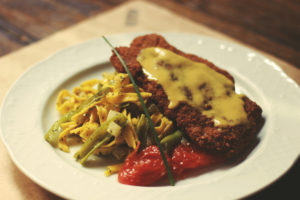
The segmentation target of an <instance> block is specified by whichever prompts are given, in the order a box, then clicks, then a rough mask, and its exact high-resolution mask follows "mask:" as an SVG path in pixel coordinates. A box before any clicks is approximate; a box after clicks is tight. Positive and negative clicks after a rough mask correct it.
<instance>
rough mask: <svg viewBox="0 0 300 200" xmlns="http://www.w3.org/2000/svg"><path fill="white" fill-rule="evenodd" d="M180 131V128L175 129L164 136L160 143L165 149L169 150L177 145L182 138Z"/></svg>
mask: <svg viewBox="0 0 300 200" xmlns="http://www.w3.org/2000/svg"><path fill="white" fill-rule="evenodd" d="M182 135H183V134H182V132H181V131H180V130H177V131H175V132H174V133H172V134H170V135H168V136H166V137H164V138H163V139H162V140H161V141H160V143H161V144H162V145H163V146H164V147H165V149H167V151H170V150H171V149H173V148H174V147H175V146H176V145H178V144H179V143H180V141H181V139H182Z"/></svg>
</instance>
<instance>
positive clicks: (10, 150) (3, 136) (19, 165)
mask: <svg viewBox="0 0 300 200" xmlns="http://www.w3.org/2000/svg"><path fill="white" fill-rule="evenodd" d="M145 33H147V32H141V33H124V34H113V35H109V36H108V38H118V37H122V36H124V35H126V36H127V37H128V36H129V37H134V36H136V35H142V34H145ZM158 34H162V35H164V36H165V35H168V34H179V35H193V36H194V37H200V38H210V39H213V40H215V41H220V42H222V43H226V44H230V45H232V46H237V47H238V48H244V49H248V50H250V51H251V52H255V53H256V54H257V55H258V56H260V57H262V58H265V57H264V56H262V55H261V54H260V53H258V52H256V51H255V50H253V49H249V48H247V47H244V46H241V45H238V44H235V43H233V42H230V41H222V40H220V39H216V38H213V37H209V36H204V35H199V34H191V33H176V32H173V33H170V32H169V33H162V32H159V33H158ZM99 39H100V38H94V39H91V40H88V41H84V42H81V43H79V44H76V45H72V46H70V47H67V48H64V49H62V50H60V51H58V52H56V53H55V54H53V55H50V56H48V57H47V58H45V59H44V60H42V61H40V62H38V63H37V64H35V65H33V66H32V67H30V68H28V69H27V70H25V72H24V73H23V74H22V75H21V76H20V77H19V78H18V79H17V80H16V81H15V82H14V84H13V85H12V86H11V87H10V88H9V90H8V92H7V93H6V95H5V97H4V98H3V101H2V103H1V107H0V109H1V112H0V123H1V124H0V125H1V129H0V132H1V134H0V135H1V139H2V141H3V144H4V145H5V147H6V149H7V150H8V153H9V155H10V157H11V159H12V160H13V162H14V163H15V164H16V165H17V167H18V168H19V169H20V170H21V171H22V172H23V173H24V174H26V176H28V177H29V178H30V179H31V180H33V181H34V182H36V183H37V184H38V185H41V186H42V187H43V188H45V189H46V190H49V191H51V192H53V193H54V194H57V195H58V196H61V197H64V198H70V197H69V196H64V195H63V194H58V193H57V192H56V191H55V190H52V189H51V188H50V189H49V187H48V186H47V184H46V183H43V182H41V180H39V179H36V177H34V175H32V174H30V172H28V171H27V169H25V168H24V167H23V166H22V164H21V163H20V161H19V160H18V159H17V158H16V157H15V153H14V152H12V149H11V147H10V144H8V143H7V140H6V139H5V134H4V133H3V130H2V118H3V107H4V105H5V102H6V100H7V98H8V96H9V95H10V93H11V90H12V89H13V88H15V87H16V85H17V84H18V82H19V80H21V79H22V77H24V76H25V75H26V74H29V73H30V72H31V71H32V70H35V69H36V68H37V67H39V66H40V65H42V64H43V63H44V62H47V61H48V60H49V59H52V58H53V57H55V56H57V55H59V54H61V53H62V52H65V51H69V50H70V49H73V48H78V47H80V46H81V45H84V44H87V43H92V42H93V41H98V40H99ZM170 42H172V41H170ZM114 45H116V44H114ZM108 49H109V48H108ZM107 60H108V59H107ZM272 62H273V61H272ZM99 64H100V63H99ZM275 65H276V66H277V67H278V69H279V70H281V71H279V72H280V73H284V71H283V70H282V69H281V68H280V67H279V66H278V65H277V64H275ZM286 77H287V78H289V77H288V76H287V75H286ZM289 79H291V78H289ZM291 80H292V79H291ZM291 84H293V85H294V84H296V87H298V84H297V83H296V82H295V81H291ZM294 86H295V85H294ZM298 88H299V87H298ZM298 156H299V153H298ZM296 160H297V156H296V158H295V159H294V162H295V161H296ZM294 162H292V163H291V164H290V165H289V166H288V168H286V170H285V171H284V172H283V173H281V175H280V176H278V177H277V178H276V179H274V180H273V181H271V182H270V183H268V184H266V185H265V186H267V185H269V184H271V183H272V182H274V181H276V180H277V179H279V178H280V177H281V176H283V175H284V173H285V172H286V171H288V170H289V169H290V168H291V167H292V165H293V163H294ZM265 186H264V187H265ZM125 187H127V186H125ZM175 188H176V187H175ZM135 189H136V188H135ZM156 189H157V188H156ZM260 189H263V188H260ZM254 192H257V190H256V191H252V192H250V193H249V194H245V196H248V195H250V194H251V193H254ZM71 198H74V197H71Z"/></svg>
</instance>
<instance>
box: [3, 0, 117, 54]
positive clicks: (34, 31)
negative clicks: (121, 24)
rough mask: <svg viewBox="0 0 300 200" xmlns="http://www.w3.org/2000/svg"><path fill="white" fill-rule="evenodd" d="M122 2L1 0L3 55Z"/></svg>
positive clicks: (96, 0)
mask: <svg viewBox="0 0 300 200" xmlns="http://www.w3.org/2000/svg"><path fill="white" fill-rule="evenodd" d="M122 2H123V1H122V0H107V1H99V0H26V1H18V0H0V56H1V55H5V54H7V53H9V52H12V51H14V50H16V49H18V48H20V47H22V46H26V45H28V44H31V43H33V42H35V41H38V40H40V39H42V38H44V37H46V36H48V35H50V34H52V33H54V32H56V31H58V30H61V29H64V28H66V27H68V26H70V25H73V24H75V23H78V22H80V21H82V20H84V19H87V18H88V17H90V16H93V15H95V14H97V13H100V12H103V11H106V10H108V9H110V8H113V7H115V6H117V5H119V4H120V3H122Z"/></svg>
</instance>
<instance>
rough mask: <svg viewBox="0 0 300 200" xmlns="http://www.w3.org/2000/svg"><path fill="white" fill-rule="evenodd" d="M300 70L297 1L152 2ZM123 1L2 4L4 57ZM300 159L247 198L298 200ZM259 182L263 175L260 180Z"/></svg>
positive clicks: (9, 0)
mask: <svg viewBox="0 0 300 200" xmlns="http://www.w3.org/2000/svg"><path fill="white" fill-rule="evenodd" d="M150 1H152V2H154V3H156V4H159V5H161V6H163V7H166V8H168V9H170V10H173V11H176V12H177V13H180V14H181V15H184V16H186V17H187V18H190V19H192V20H194V21H196V22H199V23H202V24H205V25H207V26H208V27H210V28H213V29H215V30H218V31H221V32H223V33H225V34H227V35H229V36H231V37H233V38H236V39H238V40H240V41H242V42H244V43H246V44H249V45H251V46H253V47H256V48H258V49H260V50H263V51H265V52H268V53H270V54H272V55H274V56H276V57H278V58H281V59H282V60H285V61H287V62H289V63H291V64H293V65H294V66H296V67H298V68H300V1H299V0H214V1H212V0H211V1H209V0H150ZM123 2H124V1H123V0H104V1H99V0H26V1H20V0H0V56H3V55H5V54H8V53H10V52H13V51H15V50H17V49H19V48H21V47H23V46H26V45H28V44H30V43H33V42H35V41H38V40H40V39H42V38H44V37H46V36H48V35H50V34H52V33H54V32H57V31H58V30H61V29H64V28H66V27H68V26H70V25H73V24H75V23H77V22H80V21H82V20H84V19H87V18H89V17H91V16H93V15H95V14H98V13H101V12H103V11H106V10H108V9H110V8H113V7H115V6H118V5H120V4H121V3H123ZM299 169H300V161H299V159H298V162H296V164H295V165H294V166H293V167H292V169H291V170H290V171H289V172H288V173H287V174H286V175H284V176H283V177H282V178H281V179H279V180H278V181H276V182H275V183H274V184H272V185H271V186H269V187H267V188H266V189H264V190H262V191H259V192H258V193H256V194H254V195H251V196H250V197H248V198H246V199H300V192H299V189H300V186H299V180H300V174H299ZM257 180H258V181H259V177H257Z"/></svg>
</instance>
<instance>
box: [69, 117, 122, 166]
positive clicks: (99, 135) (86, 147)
mask: <svg viewBox="0 0 300 200" xmlns="http://www.w3.org/2000/svg"><path fill="white" fill-rule="evenodd" d="M110 122H115V123H117V124H118V125H120V126H121V127H124V126H125V125H126V122H127V118H126V117H125V116H124V115H123V114H121V113H118V115H115V116H114V117H112V118H111V119H110V120H107V121H106V122H104V123H103V124H101V126H100V127H98V128H97V129H96V130H95V131H94V132H93V133H92V135H91V136H90V137H89V138H88V139H87V141H86V142H85V143H84V144H83V145H82V146H81V148H80V149H79V151H77V152H76V153H75V155H74V157H75V158H76V160H80V159H82V158H83V157H85V156H86V155H87V154H88V153H89V152H90V151H91V150H92V149H93V148H94V146H95V145H97V143H99V142H101V141H102V140H103V139H105V138H106V137H107V136H110V134H109V133H108V132H107V128H108V126H109V123H110Z"/></svg>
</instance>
